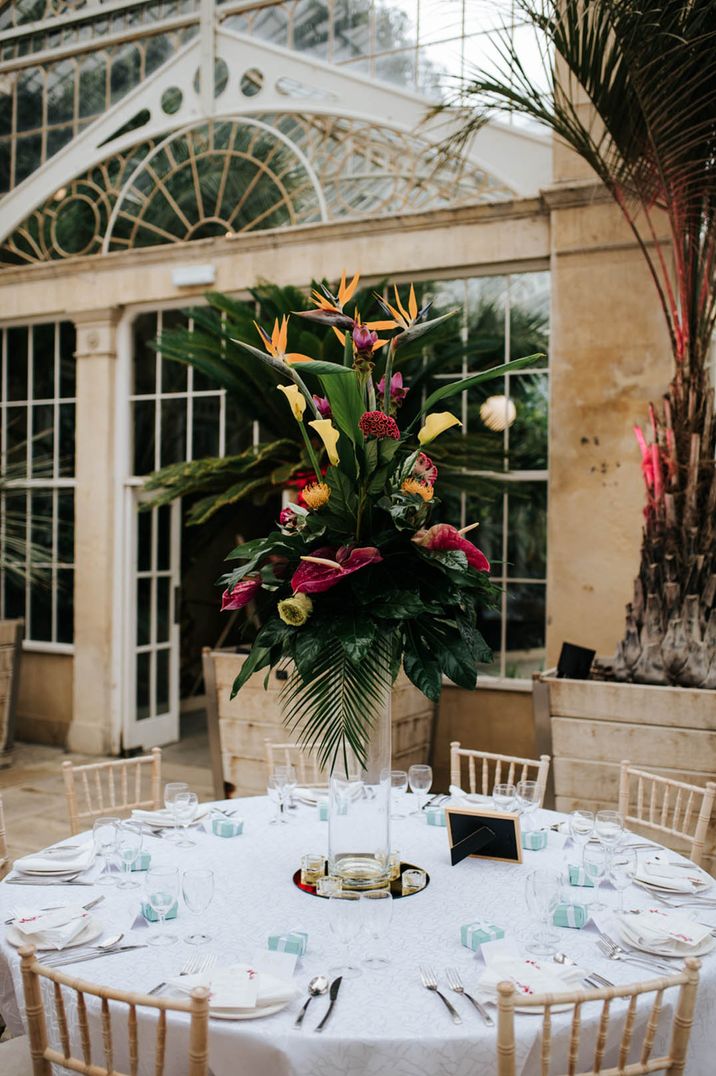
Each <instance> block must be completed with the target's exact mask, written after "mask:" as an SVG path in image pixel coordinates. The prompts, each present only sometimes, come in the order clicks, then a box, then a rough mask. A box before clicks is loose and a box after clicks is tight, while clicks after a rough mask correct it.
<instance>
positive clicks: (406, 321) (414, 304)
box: [384, 284, 418, 329]
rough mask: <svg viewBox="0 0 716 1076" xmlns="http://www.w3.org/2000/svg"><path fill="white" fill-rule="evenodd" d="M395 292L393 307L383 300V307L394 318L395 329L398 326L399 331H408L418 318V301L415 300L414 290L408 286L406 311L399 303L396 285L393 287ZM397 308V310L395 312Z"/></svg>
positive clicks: (411, 286)
mask: <svg viewBox="0 0 716 1076" xmlns="http://www.w3.org/2000/svg"><path fill="white" fill-rule="evenodd" d="M394 291H395V306H391V304H390V303H389V302H387V301H385V300H384V302H385V305H386V306H387V308H388V310H390V312H391V314H392V315H393V317H394V318H395V321H396V328H397V327H398V325H399V326H400V327H401V329H409V328H410V326H411V325H412V324H413V323H414V322H415V321H416V319H417V317H418V300H417V299H416V298H415V288H414V287H413V285H412V284H411V285H410V294H409V295H408V309H407V310H406V309H405V307H404V306H403V304H402V303H401V301H400V293H399V292H398V286H397V284H396V285H394ZM395 307H397V308H398V309H397V310H396V308H395Z"/></svg>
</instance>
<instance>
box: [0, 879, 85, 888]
mask: <svg viewBox="0 0 716 1076" xmlns="http://www.w3.org/2000/svg"><path fill="white" fill-rule="evenodd" d="M2 884H3V885H34V886H38V885H97V883H96V882H56V881H54V880H50V881H45V880H44V879H42V880H40V879H39V878H38V879H37V881H35V880H34V879H32V880H30V879H29V878H5V880H4V881H3V883H2Z"/></svg>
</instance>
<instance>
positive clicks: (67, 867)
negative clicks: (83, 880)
mask: <svg viewBox="0 0 716 1076" xmlns="http://www.w3.org/2000/svg"><path fill="white" fill-rule="evenodd" d="M93 862H94V845H93V843H92V841H87V842H86V843H85V844H83V845H81V846H80V847H79V848H78V847H76V846H75V847H74V848H68V849H63V848H61V847H60V848H56V849H55V850H54V851H52V852H50V851H47V852H44V851H40V852H33V853H32V854H31V855H29V856H23V857H22V859H16V860H15V862H14V863H13V868H14V869H15V870H16V871H20V872H21V873H22V872H23V871H25V872H27V871H33V872H35V871H36V872H42V873H43V874H64V873H67V874H70V873H71V872H72V871H84V870H87V868H88V867H91V866H92V863H93Z"/></svg>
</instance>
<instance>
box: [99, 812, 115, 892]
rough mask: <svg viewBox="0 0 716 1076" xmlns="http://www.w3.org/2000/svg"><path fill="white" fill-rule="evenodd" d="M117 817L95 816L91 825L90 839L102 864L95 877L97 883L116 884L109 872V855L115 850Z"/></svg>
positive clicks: (113, 853)
mask: <svg viewBox="0 0 716 1076" xmlns="http://www.w3.org/2000/svg"><path fill="white" fill-rule="evenodd" d="M118 825H119V819H118V818H115V817H114V816H113V815H107V816H106V817H105V818H96V819H95V821H94V825H93V826H92V840H93V841H94V849H95V853H96V854H97V855H98V856H102V858H103V859H104V864H103V866H102V872H101V874H100V876H99V878H98V879H97V885H116V884H117V879H116V878H115V877H114V875H113V874H111V857H112V856H113V855H115V853H116V851H117V826H118Z"/></svg>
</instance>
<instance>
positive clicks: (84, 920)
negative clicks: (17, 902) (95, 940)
mask: <svg viewBox="0 0 716 1076" xmlns="http://www.w3.org/2000/svg"><path fill="white" fill-rule="evenodd" d="M90 919H91V916H90V915H89V913H88V912H86V911H85V910H84V908H82V907H81V906H80V905H78V904H68V905H67V907H65V908H54V909H53V910H52V911H50V912H27V913H26V914H24V915H18V916H17V918H15V919H14V920H13V923H12V925H13V927H14V928H15V929H16V930H17V931H18V932H19V933H20V934H22V935H23V937H25V938H27V941H28V942H31V943H32V944H33V945H37V946H39V947H41V948H43V949H64V947H65V946H66V945H69V944H70V942H73V941H74V940H75V938H76V937H77V935H78V934H81V933H82V931H83V930H84V929H85V927H86V926H87V924H88V922H89V921H90Z"/></svg>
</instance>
